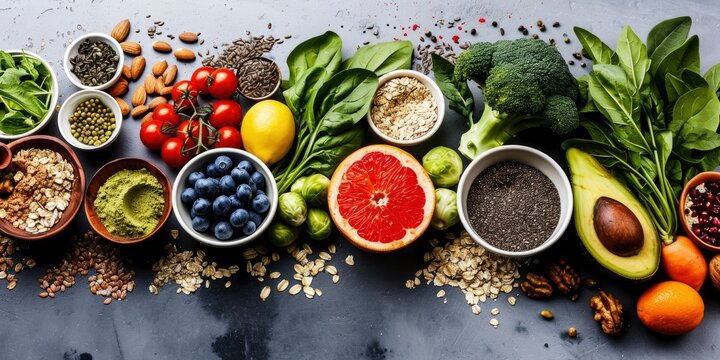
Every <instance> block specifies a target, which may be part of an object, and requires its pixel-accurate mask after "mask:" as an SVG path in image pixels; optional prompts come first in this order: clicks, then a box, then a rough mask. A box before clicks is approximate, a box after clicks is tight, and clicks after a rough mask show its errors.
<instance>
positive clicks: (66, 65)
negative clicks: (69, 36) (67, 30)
mask: <svg viewBox="0 0 720 360" xmlns="http://www.w3.org/2000/svg"><path fill="white" fill-rule="evenodd" d="M85 40H90V41H102V42H104V43H106V44H108V45H110V47H112V48H113V50H115V53H116V54H117V55H118V65H117V69H116V70H115V75H113V77H112V78H111V79H110V81H108V82H106V83H104V84H100V85H97V86H88V85H84V84H83V83H82V82H81V81H80V79H79V78H78V77H77V76H76V75H75V74H73V72H72V71H71V70H70V67H71V65H70V59H71V58H73V57H75V56H76V55H77V54H78V47H80V44H81V43H82V42H83V41H85ZM124 64H125V56H124V55H123V51H122V48H121V47H120V43H119V42H117V40H115V39H113V38H112V37H111V36H110V35H107V34H103V33H88V34H85V35H82V36H80V37H78V38H77V39H75V40H74V41H73V42H72V43H70V45H69V46H68V47H67V49H66V50H65V57H64V58H63V69H64V70H65V75H66V76H67V77H68V79H70V82H71V83H73V85H75V86H77V87H79V88H81V89H85V90H105V89H107V88H109V87H111V86H113V85H114V84H115V83H116V82H117V81H118V79H120V75H121V74H122V68H123V65H124Z"/></svg>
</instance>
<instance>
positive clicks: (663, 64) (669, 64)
mask: <svg viewBox="0 0 720 360" xmlns="http://www.w3.org/2000/svg"><path fill="white" fill-rule="evenodd" d="M653 67H655V69H654V70H653ZM685 69H689V70H692V71H694V72H700V41H699V39H698V37H697V35H693V36H691V37H690V39H688V40H687V41H686V42H685V43H683V44H682V45H681V46H680V47H678V48H676V49H675V50H673V51H672V52H670V53H669V54H668V55H667V56H665V57H664V58H662V59H661V60H659V61H656V60H653V62H652V63H651V64H650V72H651V73H653V74H655V78H656V80H660V81H661V82H660V83H659V84H658V86H660V85H662V84H663V82H664V80H665V74H673V75H675V76H677V75H680V73H682V71H683V70H685ZM660 88H661V89H662V88H664V87H663V86H660Z"/></svg>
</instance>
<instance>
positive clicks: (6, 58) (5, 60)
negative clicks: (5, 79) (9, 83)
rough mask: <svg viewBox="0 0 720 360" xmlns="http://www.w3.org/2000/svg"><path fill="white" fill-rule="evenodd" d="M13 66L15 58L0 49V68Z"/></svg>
mask: <svg viewBox="0 0 720 360" xmlns="http://www.w3.org/2000/svg"><path fill="white" fill-rule="evenodd" d="M14 67H15V60H14V59H13V57H12V55H10V54H8V53H6V52H4V51H2V50H0V70H5V69H12V68H14Z"/></svg>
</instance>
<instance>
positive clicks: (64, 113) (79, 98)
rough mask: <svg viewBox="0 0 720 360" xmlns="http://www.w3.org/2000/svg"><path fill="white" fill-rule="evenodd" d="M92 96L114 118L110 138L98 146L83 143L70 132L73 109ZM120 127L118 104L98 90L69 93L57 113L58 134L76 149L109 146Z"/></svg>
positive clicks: (92, 149) (99, 148)
mask: <svg viewBox="0 0 720 360" xmlns="http://www.w3.org/2000/svg"><path fill="white" fill-rule="evenodd" d="M92 98H97V99H99V100H100V101H101V102H102V103H103V104H104V105H105V106H107V107H108V108H109V109H110V110H111V111H112V113H113V117H114V118H115V130H113V133H112V135H110V138H109V139H108V140H107V141H106V142H104V143H103V144H101V145H98V146H94V145H88V144H83V143H81V142H80V141H79V140H78V139H76V138H75V137H74V136H73V135H72V133H71V132H70V116H71V115H72V113H73V112H75V109H77V107H78V105H80V103H82V102H83V101H85V100H88V99H92ZM121 128H122V112H121V111H120V105H118V103H117V101H115V99H113V97H112V96H110V95H108V94H107V93H106V92H104V91H100V90H80V91H78V92H76V93H74V94H72V95H70V97H68V98H67V99H66V100H65V102H64V103H63V104H62V106H61V107H60V112H59V113H58V129H59V130H60V135H62V137H63V139H65V141H66V142H67V143H68V144H70V145H72V147H74V148H76V149H78V150H85V151H98V150H102V149H104V148H106V147H108V146H110V144H112V143H113V142H114V141H115V140H116V139H117V137H118V135H120V129H121Z"/></svg>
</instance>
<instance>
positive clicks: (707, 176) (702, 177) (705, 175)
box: [678, 171, 720, 252]
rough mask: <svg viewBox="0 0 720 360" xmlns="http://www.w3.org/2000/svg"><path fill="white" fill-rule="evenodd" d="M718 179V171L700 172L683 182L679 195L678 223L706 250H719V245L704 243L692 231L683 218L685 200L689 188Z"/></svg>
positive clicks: (719, 177)
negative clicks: (683, 185)
mask: <svg viewBox="0 0 720 360" xmlns="http://www.w3.org/2000/svg"><path fill="white" fill-rule="evenodd" d="M718 180H720V172H716V171H707V172H702V173H699V174H697V175H695V177H693V178H692V179H690V181H688V182H687V184H685V187H684V188H683V191H682V195H680V202H679V211H680V212H679V213H678V214H680V223H681V224H682V227H683V229H685V234H687V237H689V238H690V239H691V240H692V241H694V242H695V245H697V246H699V247H701V248H703V249H705V250H708V251H712V252H720V246H714V245H710V244H708V243H706V242H705V241H703V240H702V239H700V238H699V237H697V235H695V234H694V233H693V232H692V228H691V226H690V224H688V222H687V219H686V218H685V202H687V197H688V193H689V192H690V190H692V189H694V188H695V187H696V186H698V185H700V184H702V183H704V182H706V181H718Z"/></svg>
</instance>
